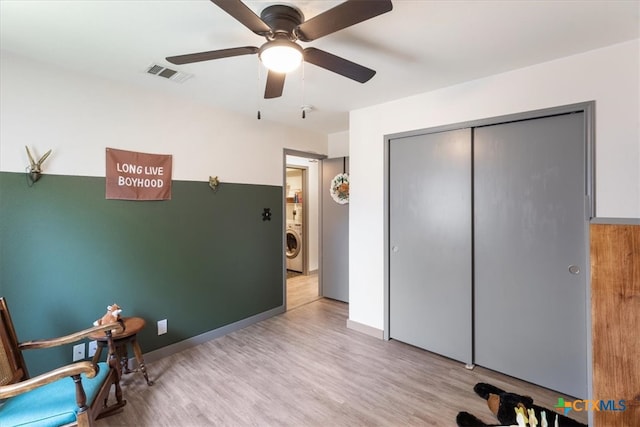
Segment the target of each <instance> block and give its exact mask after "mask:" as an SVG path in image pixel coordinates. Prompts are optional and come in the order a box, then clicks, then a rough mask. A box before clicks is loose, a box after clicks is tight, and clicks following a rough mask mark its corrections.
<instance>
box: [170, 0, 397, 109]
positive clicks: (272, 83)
mask: <svg viewBox="0 0 640 427" xmlns="http://www.w3.org/2000/svg"><path fill="white" fill-rule="evenodd" d="M211 2H213V3H214V4H216V5H217V6H218V7H220V8H221V9H222V10H224V11H225V12H227V13H228V14H229V15H231V16H232V17H233V18H235V19H236V20H238V21H239V22H240V23H241V24H242V25H244V26H245V27H247V28H248V29H250V30H251V31H253V32H254V33H256V34H258V35H259V36H263V37H264V38H266V40H267V41H266V43H264V44H263V45H262V46H261V47H259V48H258V47H254V46H243V47H235V48H230V49H220V50H212V51H208V52H199V53H190V54H186V55H178V56H169V57H167V58H166V59H167V61H169V62H171V63H172V64H176V65H182V64H190V63H193V62H200V61H209V60H212V59H220V58H229V57H232V56H239V55H253V54H256V53H257V54H258V57H259V58H260V60H261V61H262V63H263V64H264V65H265V66H266V67H267V69H268V70H269V71H268V73H267V84H266V87H265V91H264V97H265V98H277V97H279V96H282V90H283V89H284V80H285V76H286V74H287V72H289V71H293V70H294V69H296V68H297V67H298V66H299V65H300V63H301V62H302V61H303V60H304V61H305V62H309V63H311V64H314V65H317V66H318V67H322V68H324V69H327V70H329V71H332V72H334V73H337V74H340V75H342V76H344V77H347V78H350V79H352V80H355V81H357V82H360V83H365V82H367V81H369V80H370V79H371V78H372V77H373V76H374V75H375V74H376V72H375V70H372V69H370V68H367V67H364V66H362V65H359V64H356V63H355V62H351V61H349V60H346V59H344V58H341V57H339V56H336V55H333V54H331V53H329V52H325V51H323V50H320V49H317V48H313V47H308V48H305V49H303V48H302V47H301V46H300V45H299V44H298V43H297V42H298V41H303V42H310V41H313V40H316V39H319V38H320V37H324V36H326V35H328V34H331V33H334V32H336V31H339V30H342V29H344V28H347V27H350V26H352V25H355V24H358V23H360V22H363V21H366V20H367V19H370V18H374V17H376V16H378V15H382V14H383V13H386V12H389V11H390V10H391V9H392V8H393V5H392V4H391V0H347V1H345V2H344V3H341V4H339V5H338V6H336V7H334V8H332V9H329V10H327V11H326V12H323V13H321V14H319V15H317V16H315V17H313V18H311V19H309V20H308V21H305V19H304V15H303V14H302V12H301V11H300V10H298V9H297V8H296V7H294V6H289V5H282V4H277V5H272V6H268V7H266V8H265V9H264V10H263V11H262V12H261V13H260V16H259V17H258V15H256V14H255V13H253V11H252V10H251V9H249V7H247V6H246V5H245V4H244V3H243V2H242V1H240V0H211Z"/></svg>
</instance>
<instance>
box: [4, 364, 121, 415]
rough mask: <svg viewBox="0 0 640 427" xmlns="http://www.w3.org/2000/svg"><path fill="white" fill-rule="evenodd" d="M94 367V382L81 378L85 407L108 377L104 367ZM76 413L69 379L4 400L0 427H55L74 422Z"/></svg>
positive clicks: (71, 380)
mask: <svg viewBox="0 0 640 427" xmlns="http://www.w3.org/2000/svg"><path fill="white" fill-rule="evenodd" d="M98 366H99V368H100V370H99V371H98V374H97V375H96V376H95V377H94V378H91V379H89V378H86V377H85V376H84V374H83V375H82V386H83V388H84V391H85V393H86V395H87V406H91V404H92V403H93V401H94V400H95V398H96V395H97V394H98V391H99V390H100V386H101V385H102V383H103V382H104V380H105V378H106V377H107V375H108V374H109V366H108V365H107V364H106V363H104V362H100V363H98ZM77 411H78V406H77V404H76V386H75V384H74V382H73V379H72V378H71V377H66V378H62V379H60V380H58V381H55V382H53V383H50V384H47V385H45V386H42V387H38V388H36V389H34V390H31V391H29V392H27V393H24V394H20V395H18V396H15V397H11V398H9V399H7V401H6V402H5V403H4V404H3V405H2V406H0V426H2V427H5V426H7V427H8V426H11V427H17V426H29V427H58V426H61V425H64V424H68V423H72V422H75V421H76V413H77Z"/></svg>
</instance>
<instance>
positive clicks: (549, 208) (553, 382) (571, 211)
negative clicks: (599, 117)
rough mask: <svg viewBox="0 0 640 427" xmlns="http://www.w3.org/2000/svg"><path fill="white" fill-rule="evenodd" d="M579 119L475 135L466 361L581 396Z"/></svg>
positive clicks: (583, 297) (581, 128) (582, 140)
mask: <svg viewBox="0 0 640 427" xmlns="http://www.w3.org/2000/svg"><path fill="white" fill-rule="evenodd" d="M583 116H584V114H583V113H577V114H567V115H562V116H554V117H547V118H541V119H535V120H526V121H520V122H514V123H507V124H500V125H495V126H487V127H481V128H477V129H476V130H475V131H474V156H475V169H474V176H475V184H474V186H475V196H474V197H475V225H474V229H475V362H476V363H477V364H479V365H482V366H485V367H488V368H491V369H495V370H497V371H500V372H504V373H506V374H509V375H512V376H514V377H517V378H521V379H524V380H527V381H530V382H533V383H536V384H539V385H542V386H544V387H548V388H550V389H553V390H557V391H560V392H563V393H567V394H569V395H572V396H576V397H581V398H586V397H587V365H586V363H587V357H586V352H587V344H586V342H587V341H586V331H587V325H586V315H585V307H586V295H585V293H586V279H587V277H586V274H585V273H586V271H587V269H586V267H587V266H586V265H585V262H586V259H587V258H586V218H587V215H586V212H585V181H586V179H585V176H586V175H585V167H586V166H585V151H586V148H585V136H584V124H583V121H584V117H583ZM571 266H574V267H571ZM577 270H579V272H578V271H577Z"/></svg>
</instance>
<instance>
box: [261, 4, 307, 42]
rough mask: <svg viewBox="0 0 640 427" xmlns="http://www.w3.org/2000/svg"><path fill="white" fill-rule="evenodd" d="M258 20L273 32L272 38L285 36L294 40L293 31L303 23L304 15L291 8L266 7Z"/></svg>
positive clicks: (280, 6)
mask: <svg viewBox="0 0 640 427" xmlns="http://www.w3.org/2000/svg"><path fill="white" fill-rule="evenodd" d="M260 19H262V20H263V21H264V22H265V23H266V24H267V25H268V26H269V27H270V28H271V29H272V30H273V35H274V36H275V35H277V34H287V35H288V36H289V38H290V39H291V40H296V39H297V37H296V36H295V34H294V30H295V28H296V27H297V26H298V25H300V24H302V23H303V22H304V15H303V14H302V12H301V11H300V10H298V9H297V8H295V7H293V6H286V5H281V4H276V5H273V6H268V7H266V8H265V9H264V10H263V11H262V12H261V13H260Z"/></svg>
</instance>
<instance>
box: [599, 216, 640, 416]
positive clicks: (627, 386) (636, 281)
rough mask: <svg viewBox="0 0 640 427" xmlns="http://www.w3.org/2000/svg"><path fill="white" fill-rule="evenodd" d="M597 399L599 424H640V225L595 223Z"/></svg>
mask: <svg viewBox="0 0 640 427" xmlns="http://www.w3.org/2000/svg"><path fill="white" fill-rule="evenodd" d="M591 311H592V336H593V399H594V400H600V399H602V400H607V401H608V400H614V401H615V403H616V408H619V409H621V405H620V401H621V400H624V406H626V409H625V410H624V411H612V410H606V411H602V410H600V411H594V425H595V426H596V427H617V426H620V427H623V426H624V427H629V426H638V425H640V225H627V224H591Z"/></svg>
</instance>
